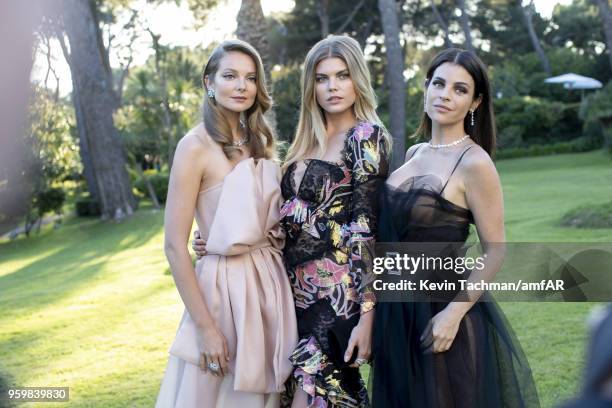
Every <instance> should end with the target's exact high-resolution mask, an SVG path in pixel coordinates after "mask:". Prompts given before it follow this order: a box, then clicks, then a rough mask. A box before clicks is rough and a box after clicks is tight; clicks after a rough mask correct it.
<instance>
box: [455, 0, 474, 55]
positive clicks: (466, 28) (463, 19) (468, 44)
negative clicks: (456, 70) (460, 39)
mask: <svg viewBox="0 0 612 408" xmlns="http://www.w3.org/2000/svg"><path fill="white" fill-rule="evenodd" d="M457 7H459V11H460V12H461V16H460V17H459V22H460V24H461V29H462V30H463V34H464V35H465V48H466V49H467V50H468V51H471V52H474V51H475V50H474V45H473V44H472V32H471V31H470V16H468V13H467V10H466V8H465V0H457Z"/></svg>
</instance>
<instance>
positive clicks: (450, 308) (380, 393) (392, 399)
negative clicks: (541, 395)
mask: <svg viewBox="0 0 612 408" xmlns="http://www.w3.org/2000/svg"><path fill="white" fill-rule="evenodd" d="M424 111H425V113H424V115H423V120H422V122H421V127H420V129H419V133H420V134H421V135H423V136H425V137H426V138H429V139H430V141H429V142H428V143H421V144H417V145H415V146H412V147H411V148H410V149H409V150H408V152H407V153H406V162H405V164H404V165H403V166H402V167H400V168H399V169H397V170H396V171H395V172H394V173H393V174H392V175H391V176H390V177H389V179H388V180H387V184H386V191H385V195H384V198H383V207H382V212H381V217H380V219H379V242H459V243H462V242H465V241H466V239H467V237H468V235H469V230H470V224H475V226H476V231H477V233H478V238H479V240H480V242H481V244H482V245H483V250H484V254H485V255H486V261H485V263H484V264H485V268H484V269H483V270H482V271H478V272H477V271H475V270H472V273H471V274H468V275H469V280H470V281H472V280H478V281H479V280H480V279H490V278H491V277H492V276H494V274H495V272H497V270H499V268H500V266H501V263H502V261H503V257H504V248H503V242H504V241H505V234H504V210H503V198H502V190H501V185H500V181H499V177H498V174H497V171H496V169H495V166H494V164H493V161H492V160H491V157H492V155H493V153H494V150H495V124H494V116H493V107H492V101H491V92H490V86H489V81H488V78H487V74H486V68H485V67H484V65H483V63H482V62H481V61H480V60H479V59H478V57H477V56H476V55H474V54H473V53H470V52H467V51H463V50H458V49H448V50H445V51H443V52H442V53H440V54H439V55H438V56H436V57H435V58H434V60H433V62H432V64H431V67H430V68H429V70H428V72H427V80H426V87H425V107H424ZM428 255H432V254H428ZM439 255H443V254H439ZM447 255H449V254H444V255H443V256H447ZM455 256H459V255H457V254H455ZM417 273H418V272H417ZM450 273H451V274H452V275H455V276H454V277H453V276H435V277H434V278H435V279H439V280H442V279H447V278H448V279H449V280H451V279H456V274H455V272H453V271H451V272H450ZM465 276H467V275H464V277H463V278H462V279H465ZM467 296H468V298H467V300H469V301H457V299H456V298H455V300H452V301H444V302H434V301H429V302H403V303H382V302H381V303H379V304H378V305H377V308H376V317H375V327H374V330H373V333H374V334H373V336H374V339H373V352H374V361H373V365H372V372H371V374H370V391H371V393H372V406H373V407H374V408H378V407H380V408H400V407H410V408H412V407H414V408H429V407H466V408H479V407H486V408H491V407H532V406H539V402H538V397H537V392H536V388H535V385H534V382H533V378H532V376H531V370H530V368H529V365H528V363H527V359H526V358H525V356H524V354H523V352H522V350H521V348H520V345H519V343H518V341H517V340H516V338H515V336H514V335H513V333H512V331H511V328H510V326H509V324H508V323H507V321H506V320H505V318H504V316H503V315H502V313H501V311H500V309H499V308H498V306H497V305H496V304H495V303H494V302H490V301H487V302H485V301H483V296H487V294H486V293H485V294H481V293H473V292H472V293H469V294H467ZM462 300H465V299H462ZM487 300H490V299H487Z"/></svg>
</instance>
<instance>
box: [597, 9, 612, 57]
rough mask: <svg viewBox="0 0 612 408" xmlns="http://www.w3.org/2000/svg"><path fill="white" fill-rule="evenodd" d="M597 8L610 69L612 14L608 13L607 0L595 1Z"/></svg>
mask: <svg viewBox="0 0 612 408" xmlns="http://www.w3.org/2000/svg"><path fill="white" fill-rule="evenodd" d="M596 1H597V5H598V6H599V15H600V16H601V21H602V23H603V28H604V33H605V35H606V45H607V46H608V58H609V60H610V68H612V12H610V3H608V0H596Z"/></svg>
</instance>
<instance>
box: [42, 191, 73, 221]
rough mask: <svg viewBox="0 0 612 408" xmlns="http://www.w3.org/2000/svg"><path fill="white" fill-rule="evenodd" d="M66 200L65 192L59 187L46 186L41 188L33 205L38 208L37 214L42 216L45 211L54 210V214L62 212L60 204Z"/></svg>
mask: <svg viewBox="0 0 612 408" xmlns="http://www.w3.org/2000/svg"><path fill="white" fill-rule="evenodd" d="M65 200H66V193H64V190H62V189H61V188H53V187H51V188H47V189H45V190H42V191H40V192H39V193H38V195H37V196H36V203H35V207H36V209H37V210H38V214H39V216H41V217H42V216H43V215H44V214H46V213H49V212H54V213H56V214H61V213H62V206H63V205H64V201H65Z"/></svg>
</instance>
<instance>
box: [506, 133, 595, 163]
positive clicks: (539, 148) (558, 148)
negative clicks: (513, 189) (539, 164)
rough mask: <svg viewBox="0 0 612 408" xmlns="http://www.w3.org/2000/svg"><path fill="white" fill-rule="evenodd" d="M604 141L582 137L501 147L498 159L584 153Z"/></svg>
mask: <svg viewBox="0 0 612 408" xmlns="http://www.w3.org/2000/svg"><path fill="white" fill-rule="evenodd" d="M601 144H602V141H601V139H598V138H592V137H580V138H578V139H575V140H571V141H569V142H558V143H552V144H547V145H531V146H529V147H513V148H500V149H499V150H498V151H497V153H496V155H495V157H496V159H514V158H517V157H531V156H547V155H551V154H563V153H582V152H588V151H591V150H596V149H599V148H601Z"/></svg>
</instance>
